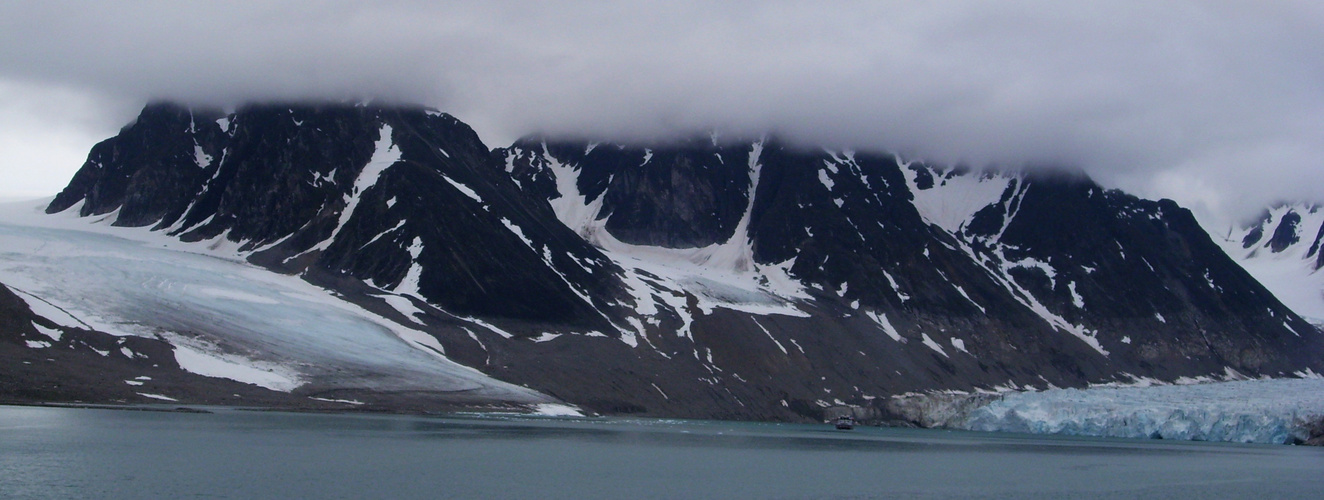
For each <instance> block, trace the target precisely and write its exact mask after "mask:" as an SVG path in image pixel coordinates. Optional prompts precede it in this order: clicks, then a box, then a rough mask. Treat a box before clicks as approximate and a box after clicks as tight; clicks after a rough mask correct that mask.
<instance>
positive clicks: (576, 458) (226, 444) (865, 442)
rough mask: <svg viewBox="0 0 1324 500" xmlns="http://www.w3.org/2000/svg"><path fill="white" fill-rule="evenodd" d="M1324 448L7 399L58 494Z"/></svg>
mask: <svg viewBox="0 0 1324 500" xmlns="http://www.w3.org/2000/svg"><path fill="white" fill-rule="evenodd" d="M1322 470H1324V450H1322V449H1316V448H1301V447H1288V446H1250V445H1236V444H1211V443H1188V442H1171V441H1131V440H1105V439H1086V438H1065V437H1040V436H1021V435H1007V434H978V433H965V432H944V431H930V430H915V429H875V428H857V429H856V430H854V431H837V430H834V429H832V428H831V427H830V426H827V425H823V426H813V425H790V424H780V425H779V424H757V423H731V422H699V421H667V420H643V419H633V420H632V419H593V420H558V419H537V418H516V417H500V416H495V417H494V416H487V417H479V416H474V417H460V418H428V417H411V416H378V415H313V414H289V413H275V412H248V411H238V410H226V409H217V410H216V413H214V414H183V413H164V412H136V411H113V410H91V409H69V408H28V407H4V406H0V492H3V495H0V496H5V497H17V498H47V497H83V498H143V497H171V498H174V497H186V496H202V497H208V498H291V497H302V498H365V497H366V498H374V497H376V498H402V497H405V498H418V497H422V498H446V497H461V498H472V497H491V498H511V497H522V498H558V497H575V498H583V497H591V498H696V497H725V498H820V497H851V498H872V497H894V496H902V497H916V496H918V497H948V496H963V497H968V496H975V497H994V498H999V497H1008V498H1024V497H1061V496H1079V495H1087V496H1091V497H1099V496H1103V497H1136V496H1160V497H1165V496H1176V497H1200V496H1217V497H1220V498H1228V497H1246V498H1251V497H1256V498H1263V497H1278V498H1283V497H1304V498H1310V497H1315V496H1316V495H1317V494H1318V492H1319V491H1320V488H1321V487H1322V486H1324V478H1322V477H1321V475H1320V471H1322Z"/></svg>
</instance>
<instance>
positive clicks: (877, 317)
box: [864, 311, 905, 342]
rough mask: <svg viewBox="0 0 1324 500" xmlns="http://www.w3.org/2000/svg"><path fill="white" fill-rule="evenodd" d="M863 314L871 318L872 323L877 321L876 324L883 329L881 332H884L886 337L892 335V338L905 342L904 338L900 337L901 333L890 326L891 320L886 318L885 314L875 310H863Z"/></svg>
mask: <svg viewBox="0 0 1324 500" xmlns="http://www.w3.org/2000/svg"><path fill="white" fill-rule="evenodd" d="M864 315H865V316H867V317H868V318H869V319H872V320H873V322H874V323H878V326H879V327H881V328H882V329H883V333H886V334H887V336H888V337H892V340H895V341H897V342H905V340H904V339H902V338H901V333H900V332H897V331H896V328H895V327H893V326H892V322H890V321H888V320H887V314H884V313H881V312H875V311H865V312H864Z"/></svg>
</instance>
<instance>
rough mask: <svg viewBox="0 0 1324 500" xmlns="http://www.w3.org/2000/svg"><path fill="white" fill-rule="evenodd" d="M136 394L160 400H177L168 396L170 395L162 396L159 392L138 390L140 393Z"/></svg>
mask: <svg viewBox="0 0 1324 500" xmlns="http://www.w3.org/2000/svg"><path fill="white" fill-rule="evenodd" d="M138 395H139V396H142V397H145V398H152V399H159V400H161V401H179V400H178V399H175V398H172V397H170V396H162V395H160V394H151V393H146V392H140V393H138Z"/></svg>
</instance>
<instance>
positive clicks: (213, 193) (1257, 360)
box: [49, 104, 1324, 419]
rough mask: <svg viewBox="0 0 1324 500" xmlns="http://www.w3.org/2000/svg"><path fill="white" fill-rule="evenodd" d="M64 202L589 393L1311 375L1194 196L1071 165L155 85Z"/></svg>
mask: <svg viewBox="0 0 1324 500" xmlns="http://www.w3.org/2000/svg"><path fill="white" fill-rule="evenodd" d="M208 157H210V158H211V159H210V160H208V159H207V158H208ZM166 171H168V172H166ZM132 200H137V201H132ZM80 202H81V203H82V205H81V207H80V208H79V210H80V213H81V214H83V215H91V214H107V213H111V212H114V211H115V210H119V212H118V216H117V218H116V219H115V221H114V223H115V224H118V225H133V226H149V225H154V226H153V227H155V228H157V229H158V230H161V231H167V232H169V233H170V234H173V235H176V236H178V237H180V238H183V239H186V240H218V241H220V240H229V241H232V242H237V243H239V244H240V247H239V248H240V252H241V255H243V256H245V257H246V258H247V259H248V260H249V261H251V262H254V263H257V264H260V265H263V266H266V267H268V268H270V269H272V270H275V271H278V272H284V273H301V274H302V275H303V276H305V278H306V279H307V280H309V281H311V282H313V283H315V284H319V285H321V286H325V287H328V288H331V289H334V290H336V291H337V292H338V293H339V294H340V295H341V296H342V297H345V298H347V299H349V300H352V301H355V302H357V303H359V304H361V305H363V306H364V307H366V308H368V309H370V310H373V311H375V312H378V313H380V314H383V315H385V316H388V317H392V318H396V319H397V321H399V322H401V324H404V325H407V326H411V327H413V328H417V329H419V330H421V331H424V332H426V333H428V334H430V335H432V336H434V337H436V338H437V339H438V340H439V342H440V344H441V345H442V346H444V348H445V352H446V355H447V356H448V357H450V358H452V359H454V360H456V361H459V362H461V363H464V364H467V365H469V366H472V367H475V368H477V369H479V370H482V371H484V372H487V373H489V374H492V375H494V376H496V377H498V378H501V379H503V380H507V381H510V382H514V383H518V384H524V385H527V386H529V387H531V388H534V389H537V390H540V391H543V392H545V393H547V394H550V395H552V396H555V397H558V398H560V399H563V400H566V401H568V402H571V403H575V404H579V405H583V406H585V407H587V408H590V409H593V410H598V411H604V412H614V413H643V414H651V415H669V416H688V417H709V418H713V417H716V418H757V419H804V418H817V417H819V416H820V415H821V413H822V409H823V408H824V407H826V406H831V405H839V404H858V405H872V404H875V403H874V402H875V401H881V399H879V398H884V399H885V398H886V397H887V396H889V395H893V394H898V393H903V392H907V391H923V390H932V389H955V390H974V389H989V388H994V387H1020V386H1037V387H1044V386H1047V385H1050V384H1051V385H1055V386H1080V385H1083V384H1086V383H1091V382H1106V381H1114V380H1122V381H1127V380H1130V379H1131V378H1133V377H1156V378H1159V379H1163V380H1173V379H1176V378H1178V377H1183V376H1187V377H1193V376H1205V375H1223V374H1225V373H1230V372H1229V370H1234V371H1236V372H1238V373H1241V374H1244V375H1247V376H1260V375H1270V376H1278V375H1287V374H1290V373H1292V372H1293V371H1297V370H1302V369H1304V368H1312V369H1314V370H1316V371H1319V370H1324V344H1322V343H1321V341H1322V340H1324V339H1321V336H1320V334H1319V332H1318V331H1316V330H1315V329H1314V328H1313V327H1311V326H1310V325H1309V324H1307V323H1305V322H1304V321H1303V320H1302V319H1301V318H1300V317H1298V316H1297V315H1296V314H1295V313H1293V312H1292V311H1290V310H1288V309H1287V308H1286V307H1284V306H1283V305H1282V304H1281V303H1279V302H1278V301H1277V299H1275V298H1274V296H1273V295H1271V294H1270V293H1268V292H1267V291H1266V290H1264V288H1263V287H1262V286H1260V285H1259V283H1257V282H1256V281H1255V280H1254V279H1253V278H1251V277H1250V276H1249V275H1248V274H1246V272H1245V271H1243V270H1242V269H1241V268H1240V267H1238V266H1237V265H1236V264H1235V263H1234V262H1233V261H1231V260H1230V259H1229V258H1228V257H1227V256H1226V255H1224V254H1223V252H1222V251H1221V250H1220V249H1219V247H1218V246H1217V245H1216V244H1215V243H1213V242H1212V241H1211V240H1210V238H1209V237H1208V236H1207V235H1206V234H1205V233H1204V231H1203V230H1202V229H1201V228H1200V227H1199V225H1198V224H1196V222H1195V220H1194V219H1193V218H1192V217H1191V214H1190V213H1189V212H1188V211H1186V210H1184V209H1182V208H1180V207H1178V206H1177V205H1176V204H1174V203H1172V202H1170V201H1159V202H1153V201H1147V200H1140V199H1137V198H1135V197H1132V196H1129V195H1126V194H1124V193H1120V192H1117V191H1108V190H1105V189H1102V188H1101V187H1099V186H1098V185H1097V184H1095V183H1094V182H1093V181H1091V180H1089V179H1088V178H1085V177H1083V176H1080V175H1072V174H1061V173H1033V174H1020V173H996V172H979V171H971V170H969V169H959V168H955V169H953V168H944V167H937V166H931V165H925V164H922V163H918V162H904V161H901V160H900V159H898V158H896V157H894V156H891V155H887V154H875V153H864V152H858V153H856V152H834V151H824V150H810V149H803V148H797V147H793V146H790V145H788V144H785V143H782V142H780V141H778V140H776V139H765V140H760V141H739V140H730V141H723V140H718V139H716V138H715V137H712V138H710V137H702V138H695V139H689V140H682V141H675V142H671V143H666V144H654V145H648V146H631V145H615V144H593V143H587V142H582V141H557V140H552V139H546V140H544V139H541V138H531V139H525V140H521V141H519V142H516V143H515V144H514V145H512V146H510V147H508V148H502V149H497V150H495V151H489V150H488V149H487V147H486V146H485V145H483V143H482V142H481V141H480V140H479V139H478V137H477V136H476V135H475V134H474V133H473V131H472V130H470V129H469V128H468V127H467V126H465V125H464V124H462V123H460V122H459V121H457V120H455V119H454V118H452V117H450V116H448V115H444V114H440V113H435V112H429V111H426V110H423V109H410V108H390V107H377V106H364V105H359V106H348V105H323V106H313V105H302V106H251V107H246V108H242V109H240V110H238V111H236V112H234V113H231V114H228V115H226V116H224V117H221V116H220V114H219V113H216V112H206V111H198V110H187V109H183V108H180V107H177V106H171V105H164V104H162V105H152V106H149V107H148V108H147V109H145V110H144V112H143V115H142V116H140V117H139V119H138V120H137V122H135V124H133V125H131V126H129V127H126V128H125V130H124V131H123V132H122V133H121V135H120V136H117V137H116V138H112V139H110V140H107V141H106V142H103V143H102V144H100V145H98V146H97V147H96V148H94V150H93V152H92V155H91V156H90V157H89V161H88V163H87V164H86V165H85V166H84V168H83V169H82V170H81V171H80V172H79V173H78V174H77V176H76V177H75V179H74V180H73V182H71V184H70V186H69V187H68V188H67V189H66V190H65V192H63V193H61V194H60V196H59V197H57V198H56V200H55V201H54V202H53V203H52V204H51V206H50V209H49V210H50V211H51V212H57V211H62V210H65V209H68V208H70V207H72V206H74V205H77V204H78V203H80ZM401 300H403V301H404V303H406V304H408V306H409V307H402V306H401Z"/></svg>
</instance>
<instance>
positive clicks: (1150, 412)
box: [952, 379, 1324, 443]
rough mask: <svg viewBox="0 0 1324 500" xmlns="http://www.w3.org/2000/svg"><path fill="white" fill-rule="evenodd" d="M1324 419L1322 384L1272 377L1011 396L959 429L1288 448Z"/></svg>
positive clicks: (970, 417)
mask: <svg viewBox="0 0 1324 500" xmlns="http://www.w3.org/2000/svg"><path fill="white" fill-rule="evenodd" d="M1322 417H1324V380H1321V379H1273V380H1246V381H1233V382H1218V383H1203V384H1192V385H1152V386H1149V387H1095V388H1090V389H1049V390H1044V391H1038V392H1012V393H1006V394H1003V395H1002V397H1001V399H999V400H997V401H994V402H993V403H991V404H988V405H987V406H983V407H980V408H977V409H974V410H973V411H970V412H969V414H967V415H965V416H964V417H960V418H957V419H955V422H953V425H952V426H953V427H958V428H963V429H968V430H981V431H1011V432H1031V433H1038V434H1069V435H1085V436H1110V437H1130V438H1147V437H1162V438H1163V439H1182V440H1193V439H1194V440H1204V441H1234V442H1254V443H1283V442H1287V441H1289V439H1290V438H1293V437H1294V438H1296V439H1305V438H1306V437H1308V434H1307V433H1306V431H1305V429H1304V428H1303V426H1304V425H1305V424H1306V423H1308V422H1309V421H1311V420H1317V419H1319V418H1322Z"/></svg>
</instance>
